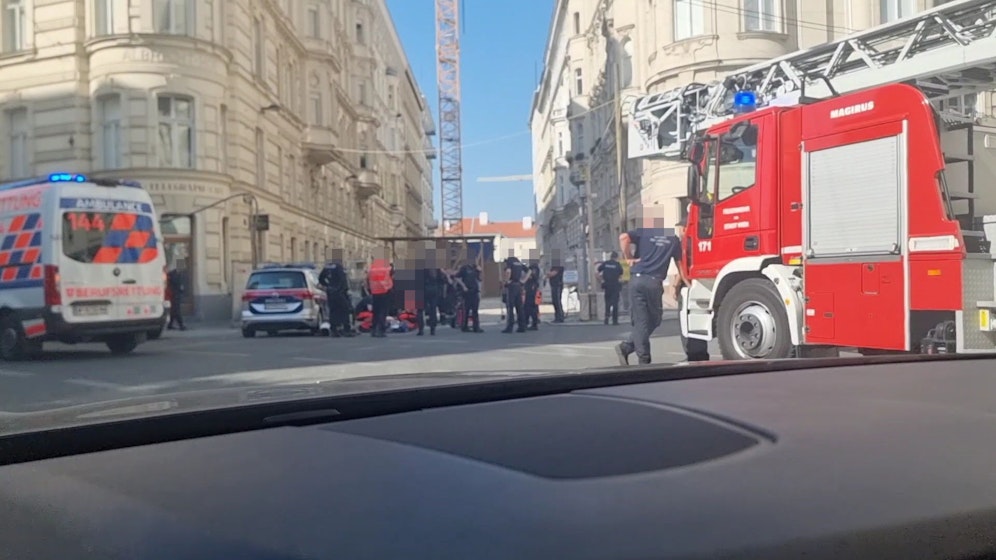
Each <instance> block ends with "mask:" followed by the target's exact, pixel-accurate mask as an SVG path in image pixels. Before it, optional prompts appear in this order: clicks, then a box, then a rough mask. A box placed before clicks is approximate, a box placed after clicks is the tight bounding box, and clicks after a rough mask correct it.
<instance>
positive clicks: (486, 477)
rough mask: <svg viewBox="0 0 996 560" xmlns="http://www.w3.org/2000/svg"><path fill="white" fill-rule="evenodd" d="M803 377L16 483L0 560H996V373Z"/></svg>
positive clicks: (364, 430) (204, 452)
mask: <svg viewBox="0 0 996 560" xmlns="http://www.w3.org/2000/svg"><path fill="white" fill-rule="evenodd" d="M731 367H734V366H731ZM735 367H736V368H747V367H749V364H744V365H737V366H735ZM800 368H802V366H797V367H795V368H794V369H782V370H773V371H764V372H761V373H742V371H746V370H745V369H743V370H742V371H741V372H740V373H737V374H730V375H713V374H708V375H706V374H703V375H696V374H695V372H696V371H697V370H695V369H694V368H692V369H688V366H686V367H685V369H682V367H678V368H667V369H669V370H681V371H683V373H682V374H680V375H676V374H673V373H672V374H668V375H670V377H668V378H667V379H664V378H663V377H657V378H655V375H657V374H655V373H653V372H650V373H647V374H646V379H645V380H641V381H640V382H635V381H634V380H636V379H641V378H639V376H637V375H635V374H631V375H630V377H626V378H623V377H620V382H622V381H623V380H626V382H625V383H624V384H619V385H611V384H609V383H608V382H606V381H605V380H606V379H610V378H609V377H605V376H603V377H601V378H600V379H601V380H602V381H601V382H600V383H597V384H593V385H598V386H592V387H590V388H585V387H584V386H583V385H584V382H583V381H584V376H574V377H573V380H572V381H570V384H571V386H572V387H573V388H571V389H570V390H559V389H556V384H555V383H554V384H553V385H551V382H550V381H548V380H547V381H542V382H540V381H537V380H518V379H510V380H508V381H507V382H505V383H507V384H510V386H511V385H514V384H522V383H526V384H528V383H533V384H535V386H537V387H539V386H543V387H545V388H546V389H545V390H544V391H536V392H535V394H528V393H520V394H519V396H516V397H514V398H502V399H501V400H494V401H490V402H489V401H487V400H482V399H477V400H476V401H475V402H469V403H468V404H451V405H447V406H427V405H426V404H425V403H420V402H417V401H418V400H417V399H415V400H414V401H412V403H411V406H410V407H409V408H410V410H400V409H397V410H395V411H393V412H391V413H387V414H379V415H373V416H369V417H346V418H342V419H338V420H337V419H334V418H333V419H332V420H331V421H330V420H321V421H314V422H304V423H298V424H297V425H282V426H275V427H271V428H265V429H253V430H247V431H240V432H237V433H228V434H217V435H211V436H203V437H195V438H191V439H175V440H174V441H163V442H159V443H148V444H144V445H133V446H129V447H126V448H120V449H107V450H104V451H99V452H93V453H85V454H79V455H72V456H65V457H57V458H51V459H45V460H38V461H30V462H22V463H18V464H9V465H6V466H2V467H0V503H2V504H3V505H4V507H3V508H0V546H2V549H0V550H2V552H0V556H2V557H4V558H11V559H15V558H16V559H19V560H27V559H35V558H38V559H51V558H73V559H77V560H83V559H89V558H94V559H96V558H100V559H103V560H106V559H112V558H128V559H144V558H157V559H158V558H164V559H165V558H169V559H171V560H178V559H187V558H198V559H209V558H218V559H222V558H239V559H241V560H255V559H259V560H263V559H266V560H270V559H272V560H277V559H305V558H307V559H320V558H336V559H339V558H432V559H440V558H460V559H464V558H467V559H470V558H473V559H519V560H521V559H531V558H537V559H539V558H543V559H554V558H564V559H567V558H570V559H587V558H592V559H595V558H598V559H650V558H661V559H663V558H764V559H766V560H773V559H777V558H793V559H794V558H800V557H805V558H807V559H813V558H828V559H829V558H834V559H840V558H897V559H900V558H901V559H904V560H909V559H914V558H931V559H941V558H984V557H986V555H987V554H990V553H992V551H993V550H994V549H996V368H994V367H993V361H992V360H990V359H970V360H943V361H941V360H921V361H916V362H912V361H911V362H907V363H884V362H883V363H871V364H863V365H829V366H825V367H820V368H818V369H800ZM648 371H649V370H648ZM659 371H663V370H659ZM702 371H703V372H704V371H706V370H702ZM563 377H565V378H566V377H568V376H563ZM655 379H656V380H655ZM544 384H545V385H544ZM551 387H554V389H551ZM347 416H348V415H347Z"/></svg>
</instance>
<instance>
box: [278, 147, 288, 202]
mask: <svg viewBox="0 0 996 560" xmlns="http://www.w3.org/2000/svg"><path fill="white" fill-rule="evenodd" d="M285 184H286V183H285V182H284V149H283V148H281V147H280V146H277V192H283V189H284V185H285Z"/></svg>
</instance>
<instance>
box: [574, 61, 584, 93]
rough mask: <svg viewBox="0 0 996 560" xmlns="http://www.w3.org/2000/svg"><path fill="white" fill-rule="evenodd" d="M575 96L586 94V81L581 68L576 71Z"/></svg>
mask: <svg viewBox="0 0 996 560" xmlns="http://www.w3.org/2000/svg"><path fill="white" fill-rule="evenodd" d="M574 90H575V91H574V94H575V95H581V94H582V93H584V80H583V79H582V72H581V69H580V68H575V69H574Z"/></svg>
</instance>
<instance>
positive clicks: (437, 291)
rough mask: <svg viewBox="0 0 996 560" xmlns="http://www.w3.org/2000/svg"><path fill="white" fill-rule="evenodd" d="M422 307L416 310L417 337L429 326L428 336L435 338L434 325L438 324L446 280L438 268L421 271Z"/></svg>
mask: <svg viewBox="0 0 996 560" xmlns="http://www.w3.org/2000/svg"><path fill="white" fill-rule="evenodd" d="M422 281H423V283H424V284H425V286H424V288H423V298H424V299H423V305H422V308H421V309H419V310H418V335H419V336H422V334H423V333H424V332H425V326H426V325H429V335H431V336H436V325H438V324H439V305H440V303H441V302H442V299H443V290H444V289H445V286H446V279H445V278H444V277H443V271H441V270H439V269H438V268H426V269H424V270H423V271H422Z"/></svg>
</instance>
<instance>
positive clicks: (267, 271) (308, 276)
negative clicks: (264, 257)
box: [242, 263, 328, 338]
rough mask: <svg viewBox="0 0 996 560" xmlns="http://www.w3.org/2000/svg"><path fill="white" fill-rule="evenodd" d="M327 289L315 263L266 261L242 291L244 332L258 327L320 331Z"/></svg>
mask: <svg viewBox="0 0 996 560" xmlns="http://www.w3.org/2000/svg"><path fill="white" fill-rule="evenodd" d="M327 301H328V298H327V297H326V295H325V290H323V289H322V287H321V286H320V285H319V284H318V274H317V273H316V272H315V265H313V264H310V263H304V264H288V265H280V264H267V265H264V266H262V267H260V268H259V269H257V270H255V271H253V273H252V274H250V275H249V279H248V280H247V281H246V289H245V292H244V293H243V294H242V336H244V337H246V338H252V337H254V336H256V332H257V331H266V333H267V334H268V335H271V336H272V335H275V334H277V333H278V332H279V331H284V330H308V331H311V333H312V334H319V333H320V332H321V328H322V323H324V322H325V310H326V305H327V304H326V302H327Z"/></svg>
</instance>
